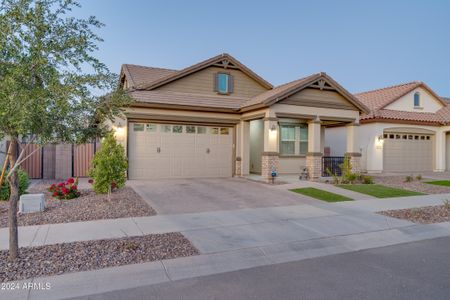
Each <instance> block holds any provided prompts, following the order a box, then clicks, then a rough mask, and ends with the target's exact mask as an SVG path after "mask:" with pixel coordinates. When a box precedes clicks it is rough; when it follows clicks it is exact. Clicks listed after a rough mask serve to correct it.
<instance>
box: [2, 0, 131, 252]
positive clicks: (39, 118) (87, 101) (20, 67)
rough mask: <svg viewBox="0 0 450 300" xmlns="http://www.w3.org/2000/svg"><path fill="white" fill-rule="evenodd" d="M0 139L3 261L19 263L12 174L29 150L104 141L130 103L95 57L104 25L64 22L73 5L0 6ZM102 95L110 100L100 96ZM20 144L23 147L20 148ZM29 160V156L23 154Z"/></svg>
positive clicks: (67, 0)
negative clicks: (4, 171) (6, 150)
mask: <svg viewBox="0 0 450 300" xmlns="http://www.w3.org/2000/svg"><path fill="white" fill-rule="evenodd" d="M0 1H1V4H0V28H1V30H0V139H1V138H4V137H6V138H7V139H9V140H10V142H11V155H10V157H9V158H10V159H9V162H10V170H9V172H8V176H7V180H8V182H9V184H10V198H9V204H10V206H9V230H10V240H9V256H10V259H11V260H14V259H16V258H17V257H18V254H19V249H18V234H17V213H16V211H17V203H18V199H19V192H18V178H17V168H18V167H19V166H20V165H21V164H22V163H23V161H24V160H26V159H27V157H28V156H26V155H25V150H26V149H27V147H28V146H29V145H30V144H31V143H34V144H38V145H45V144H47V143H58V142H67V143H83V142H86V141H89V140H91V139H92V138H94V137H98V136H103V135H105V134H106V133H107V132H108V131H109V129H108V127H107V126H106V121H107V120H113V119H114V117H115V116H117V115H118V114H120V112H121V107H123V106H124V105H126V104H127V103H129V101H130V100H129V98H128V97H127V96H126V94H125V93H124V92H123V91H122V90H121V89H119V88H118V87H117V76H116V75H114V74H112V73H111V72H110V71H109V70H108V68H107V67H106V66H105V65H104V64H103V63H101V62H100V61H99V60H98V59H97V58H96V57H95V53H96V52H97V51H98V46H97V44H99V43H100V42H102V39H101V38H100V37H99V36H98V35H97V34H96V33H95V30H97V29H99V28H101V27H102V26H103V24H102V23H100V22H99V21H98V20H97V19H96V18H95V17H89V18H87V19H80V18H75V17H72V16H70V14H71V12H72V9H73V8H76V7H79V4H78V3H77V2H76V1H74V0H0ZM100 91H102V92H105V93H106V92H108V96H105V97H98V96H97V95H98V94H99V93H100ZM23 143H24V145H23ZM29 155H32V153H31V154H29Z"/></svg>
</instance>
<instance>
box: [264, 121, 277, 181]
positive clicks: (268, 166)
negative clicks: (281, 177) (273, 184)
mask: <svg viewBox="0 0 450 300" xmlns="http://www.w3.org/2000/svg"><path fill="white" fill-rule="evenodd" d="M279 130H280V129H279V126H278V119H277V118H275V117H266V118H264V151H263V153H262V155H261V175H262V177H263V178H264V179H265V180H266V181H268V182H270V181H271V179H272V172H276V173H277V174H278V166H279V150H278V134H279Z"/></svg>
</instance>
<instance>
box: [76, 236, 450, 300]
mask: <svg viewBox="0 0 450 300" xmlns="http://www.w3.org/2000/svg"><path fill="white" fill-rule="evenodd" d="M449 253H450V237H446V238H440V239H434V240H426V241H420V242H415V243H409V244H402V245H396V246H390V247H384V248H377V249H370V250H364V251H359V252H352V253H346V254H340V255H332V256H327V257H321V258H315V259H309V260H303V261H298V262H292V263H284V264H277V265H270V266H264V267H257V268H252V269H247V270H241V271H235V272H229V273H224V274H217V275H211V276H205V277H198V278H193V279H186V280H180V281H173V282H169V283H162V284H156V285H149V286H143V287H139V288H134V289H127V290H120V291H114V292H108V293H104V294H99V295H91V296H88V297H82V298H77V299H449V297H450V258H449Z"/></svg>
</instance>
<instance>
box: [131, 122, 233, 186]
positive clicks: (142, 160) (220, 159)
mask: <svg viewBox="0 0 450 300" xmlns="http://www.w3.org/2000/svg"><path fill="white" fill-rule="evenodd" d="M132 124H134V123H131V124H130V125H131V126H130V131H129V134H130V136H129V146H128V148H129V150H128V153H129V161H130V165H129V177H130V179H152V178H189V177H229V176H231V175H232V143H233V138H232V130H231V128H226V129H224V128H223V127H215V126H212V127H207V126H194V125H175V126H177V131H180V127H179V126H182V132H174V125H163V124H154V125H155V126H152V128H155V127H156V128H157V129H156V130H155V131H154V132H147V128H148V127H147V126H144V128H145V129H144V130H143V131H135V130H133V128H134V127H133V125H132ZM163 127H164V128H163ZM188 127H189V128H188ZM137 128H138V129H139V130H141V129H142V128H143V127H142V126H141V125H138V126H137ZM188 129H189V131H188ZM158 149H159V152H158V151H157V150H158Z"/></svg>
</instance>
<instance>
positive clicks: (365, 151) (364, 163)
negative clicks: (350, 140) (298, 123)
mask: <svg viewBox="0 0 450 300" xmlns="http://www.w3.org/2000/svg"><path fill="white" fill-rule="evenodd" d="M355 97H356V98H357V99H358V100H359V101H360V102H362V103H364V104H365V105H366V106H367V107H369V109H370V112H369V113H368V114H363V115H361V118H360V124H361V126H360V127H359V128H358V130H357V133H356V135H355V145H356V146H355V147H356V150H355V151H358V152H360V153H361V154H362V158H361V165H360V166H361V169H362V170H363V171H367V172H369V173H380V172H411V173H420V172H426V171H436V172H442V171H445V170H450V157H449V153H450V151H449V150H450V134H449V132H450V126H449V122H450V106H449V105H448V99H446V98H443V97H439V96H438V95H437V94H436V93H435V92H434V91H433V90H432V89H431V88H430V87H428V86H427V85H426V84H424V83H423V82H411V83H406V84H401V85H396V86H391V87H386V88H382V89H378V90H374V91H368V92H364V93H359V94H355ZM345 132H346V130H345V128H343V127H341V126H336V127H333V128H327V130H326V145H327V146H328V147H329V149H330V152H331V155H337V156H339V155H343V153H344V152H345V151H346V134H345ZM447 149H449V150H447Z"/></svg>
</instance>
